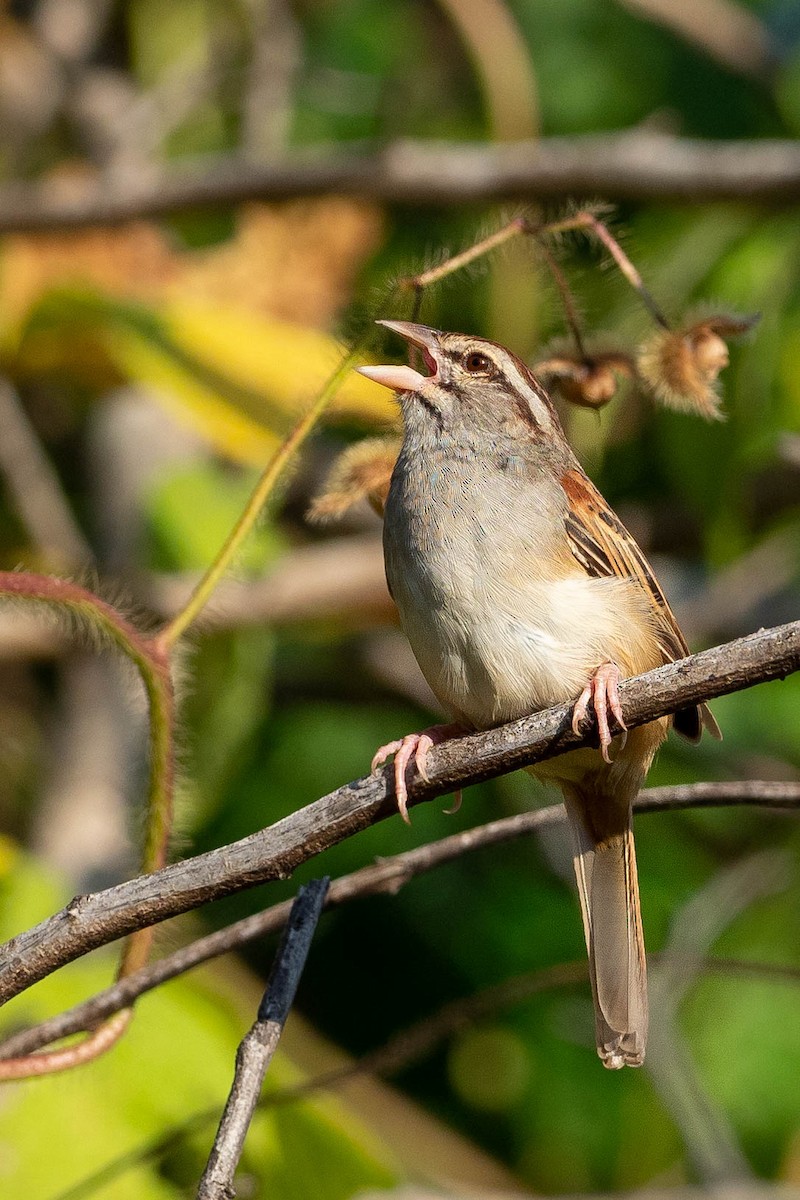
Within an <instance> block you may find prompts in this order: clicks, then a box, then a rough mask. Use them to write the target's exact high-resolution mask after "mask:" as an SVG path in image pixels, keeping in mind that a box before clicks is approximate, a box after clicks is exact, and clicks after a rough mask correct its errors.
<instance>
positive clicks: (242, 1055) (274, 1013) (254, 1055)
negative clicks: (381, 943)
mask: <svg viewBox="0 0 800 1200" xmlns="http://www.w3.org/2000/svg"><path fill="white" fill-rule="evenodd" d="M328 882H329V881H328V879H327V878H324V879H313V880H312V881H311V882H310V883H309V884H306V886H305V887H301V888H300V890H299V891H298V893H297V898H296V899H295V901H294V903H293V904H292V910H291V912H290V913H289V920H288V921H287V922H286V927H285V929H284V931H283V937H282V938H281V941H280V944H279V946H278V951H277V954H276V955H275V962H274V963H273V966H272V971H271V972H270V976H269V979H268V980H267V987H266V990H265V992H264V995H263V997H262V1000H261V1004H260V1005H259V1008H258V1016H257V1018H256V1021H255V1023H254V1025H253V1026H252V1027H251V1028H250V1030H249V1031H248V1033H247V1034H245V1036H244V1038H243V1039H242V1041H241V1043H240V1045H239V1049H238V1050H237V1052H236V1070H235V1072H234V1078H233V1084H232V1085H231V1090H230V1093H229V1095H228V1100H227V1102H226V1104H225V1110H224V1112H223V1114H222V1119H221V1121H220V1123H219V1129H218V1130H217V1136H216V1137H215V1138H214V1145H213V1146H212V1148H211V1153H210V1154H209V1157H208V1162H207V1164H206V1169H205V1171H204V1172H203V1177H202V1179H201V1180H200V1186H199V1188H198V1189H197V1200H230V1197H232V1196H234V1195H235V1192H234V1187H233V1177H234V1175H235V1173H236V1168H237V1167H238V1165H239V1159H240V1158H241V1156H242V1151H243V1149H244V1141H245V1138H246V1136H247V1131H248V1129H249V1128H250V1122H251V1121H252V1119H253V1113H254V1112H255V1110H256V1105H257V1104H258V1098H259V1095H260V1094H261V1085H262V1084H263V1082H264V1076H265V1075H266V1073H267V1068H268V1067H269V1064H270V1062H271V1061H272V1056H273V1054H274V1053H275V1050H276V1048H277V1045H278V1042H279V1040H280V1036H281V1033H282V1032H283V1027H284V1025H285V1024H286V1018H287V1017H288V1015H289V1010H290V1009H291V1007H292V1004H293V1003H294V997H295V993H296V991H297V985H298V984H299V982H300V976H301V975H302V973H303V968H304V967H305V965H306V959H307V958H308V952H309V950H310V949H311V942H312V939H313V937H314V933H315V931H316V928H317V923H318V922H319V918H320V914H321V913H322V909H323V906H324V904H325V896H326V893H327V891H328Z"/></svg>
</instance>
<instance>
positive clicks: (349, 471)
mask: <svg viewBox="0 0 800 1200" xmlns="http://www.w3.org/2000/svg"><path fill="white" fill-rule="evenodd" d="M400 446H401V440H400V438H397V437H377V438H364V439H363V441H360V442H354V444H353V445H352V446H348V448H347V449H346V450H345V451H344V452H343V453H342V454H340V455H339V457H338V458H337V459H336V462H335V463H334V464H333V466H332V467H331V470H330V472H329V474H328V478H327V479H326V480H325V486H324V487H323V489H322V491H321V492H320V494H319V495H318V496H316V497H315V498H314V500H313V501H312V504H311V507H310V508H309V510H308V519H309V520H310V521H320V522H322V521H333V520H336V519H337V518H339V517H341V516H342V515H343V514H344V513H346V512H347V510H348V509H349V508H352V507H353V505H354V504H357V503H358V501H359V500H364V499H366V500H368V501H369V502H370V504H371V505H372V507H373V508H374V509H375V511H376V512H377V513H378V515H379V516H383V506H384V504H385V503H386V496H387V494H388V492H389V481H390V480H391V477H392V471H393V470H394V464H395V462H396V461H397V456H398V454H399V453H400Z"/></svg>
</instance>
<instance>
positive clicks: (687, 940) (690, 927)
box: [647, 850, 790, 1186]
mask: <svg viewBox="0 0 800 1200" xmlns="http://www.w3.org/2000/svg"><path fill="white" fill-rule="evenodd" d="M789 877H790V859H789V856H788V855H787V854H786V853H784V852H780V851H775V850H768V851H762V852H761V853H759V854H754V855H751V856H750V857H748V858H747V859H745V860H744V861H743V862H739V863H736V864H734V865H733V866H731V867H728V868H727V869H726V870H724V871H720V872H719V873H718V874H717V875H716V876H715V877H714V878H713V879H712V880H711V881H710V882H709V883H708V884H707V885H706V886H705V887H704V888H703V889H702V890H701V891H699V892H698V893H696V894H695V895H693V896H692V897H691V899H690V900H689V901H688V903H687V904H686V905H684V907H683V909H682V910H681V912H679V913H678V916H677V917H676V919H675V921H674V923H673V926H672V930H671V932H670V937H669V941H668V943H667V950H666V955H665V957H664V959H663V961H662V962H661V963H659V966H658V968H657V969H656V971H655V972H654V973H653V975H652V977H651V1004H652V1007H653V1012H654V1015H655V1018H656V1019H654V1021H653V1031H652V1035H651V1039H650V1045H649V1047H648V1055H647V1070H648V1072H649V1074H650V1075H651V1077H652V1079H653V1083H654V1085H655V1087H656V1090H657V1092H658V1094H659V1097H660V1098H661V1100H662V1102H663V1103H664V1104H665V1106H666V1107H667V1108H668V1110H669V1111H670V1112H671V1114H672V1116H673V1118H674V1120H675V1123H676V1125H677V1126H678V1129H679V1130H680V1132H681V1135H682V1137H683V1141H684V1145H685V1146H686V1151H687V1155H688V1157H689V1159H690V1161H691V1162H692V1163H693V1165H694V1168H695V1170H696V1172H697V1175H698V1178H699V1179H701V1180H702V1181H703V1182H704V1183H706V1184H708V1185H709V1186H711V1185H713V1184H720V1183H722V1182H724V1181H728V1180H732V1179H750V1178H751V1176H752V1171H751V1169H750V1166H749V1164H748V1162H747V1159H746V1158H745V1156H744V1154H743V1153H742V1150H741V1148H740V1146H739V1144H738V1141H737V1138H736V1134H735V1132H734V1129H733V1127H732V1125H731V1123H730V1121H729V1120H728V1118H727V1116H726V1114H725V1113H724V1112H723V1111H722V1110H721V1109H720V1107H719V1106H718V1105H717V1104H716V1103H715V1101H714V1100H713V1098H712V1097H711V1096H710V1095H709V1093H708V1091H707V1089H706V1088H705V1086H704V1083H703V1081H702V1078H701V1075H700V1072H699V1071H698V1070H697V1067H696V1065H695V1063H694V1061H693V1058H692V1055H691V1052H690V1050H689V1047H688V1045H687V1043H686V1040H685V1038H684V1037H683V1035H682V1033H681V1031H680V1028H679V1024H678V1014H679V1007H680V1004H681V1001H682V1000H683V998H684V997H685V996H686V994H687V993H688V992H689V989H690V988H691V987H692V985H693V984H694V982H695V978H696V976H697V974H699V973H700V972H701V971H702V970H703V969H704V959H705V956H706V955H707V953H708V951H709V950H710V949H711V946H712V945H713V944H714V942H716V940H717V939H718V938H719V937H720V936H721V935H722V934H723V933H724V932H725V930H726V929H727V928H729V927H730V926H731V925H732V924H733V923H734V921H735V920H736V918H737V917H738V916H740V915H741V914H742V913H743V912H745V911H746V910H747V909H748V908H749V907H750V905H751V904H753V903H754V902H755V901H756V900H759V899H761V898H763V897H764V896H769V895H773V894H774V893H775V892H777V891H782V890H784V889H785V888H786V887H787V886H788V883H789Z"/></svg>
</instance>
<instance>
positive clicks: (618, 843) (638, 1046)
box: [563, 785, 647, 1070]
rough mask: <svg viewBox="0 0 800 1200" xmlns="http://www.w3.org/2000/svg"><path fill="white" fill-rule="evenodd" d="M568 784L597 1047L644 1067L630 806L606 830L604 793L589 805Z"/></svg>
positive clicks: (612, 1059) (611, 1060) (618, 1061)
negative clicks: (601, 812)
mask: <svg viewBox="0 0 800 1200" xmlns="http://www.w3.org/2000/svg"><path fill="white" fill-rule="evenodd" d="M563 790H564V803H565V804H566V808H567V813H568V815H569V820H570V825H571V828H572V836H573V842H574V856H573V858H574V863H575V876H576V878H577V881H578V893H579V895H580V901H581V911H582V914H583V929H584V933H585V935H586V949H587V950H588V952H589V969H590V973H591V980H592V996H593V999H594V1013H595V1029H596V1034H597V1053H598V1054H599V1055H600V1058H601V1059H602V1060H603V1065H604V1066H606V1067H609V1068H611V1069H612V1070H614V1069H617V1068H619V1067H624V1066H629V1067H638V1066H641V1064H642V1062H643V1061H644V1052H645V1046H646V1044H647V970H646V966H645V955H644V937H643V935H642V917H641V912H640V909H639V883H638V879H637V876H636V852H635V849H634V845H633V830H632V828H631V816H630V808H628V810H627V812H624V811H623V812H622V813H621V814H620V816H619V819H618V820H614V819H612V820H611V822H610V824H611V826H612V828H611V831H610V832H606V830H605V828H604V829H603V830H602V835H600V834H599V833H598V830H597V827H596V826H597V823H596V821H595V820H593V817H594V816H595V812H596V811H597V807H598V801H597V800H595V802H594V805H589V804H588V803H587V798H586V797H584V796H583V795H582V793H581V792H580V791H579V790H578V789H577V788H574V787H572V786H569V785H565V786H564V788H563ZM593 809H594V810H595V811H594V812H593ZM607 811H608V810H607V809H606V812H607Z"/></svg>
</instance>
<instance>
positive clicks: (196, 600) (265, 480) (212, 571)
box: [154, 347, 359, 653]
mask: <svg viewBox="0 0 800 1200" xmlns="http://www.w3.org/2000/svg"><path fill="white" fill-rule="evenodd" d="M358 353H359V348H358V347H354V348H353V349H352V350H350V351H348V353H347V354H345V355H344V357H343V358H342V360H341V362H340V363H339V364H338V366H337V367H336V369H335V371H334V372H333V373H332V375H331V376H330V377H329V379H328V380H327V382H326V383H325V385H324V387H322V389H321V390H320V392H319V395H318V396H317V398H316V399H315V400H314V403H313V404H312V405H311V407H310V408H309V409H308V411H307V412H305V413H304V414H303V415H302V416H301V418H300V420H299V421H298V422H297V424H296V425H295V427H294V429H293V430H292V432H291V433H290V434H289V436H288V437H287V438H285V439H284V440H283V442H282V443H281V445H280V446H279V447H278V449H277V450H276V451H275V453H274V454H273V456H272V458H271V459H270V461H269V463H268V464H267V466H266V467H265V468H264V470H263V472H262V473H261V475H260V477H259V479H258V481H257V483H256V485H255V487H254V488H253V491H252V493H251V494H250V498H249V499H248V501H247V504H246V505H245V507H244V509H243V510H242V513H241V515H240V516H239V519H238V520H237V522H236V524H235V525H234V527H233V529H232V530H231V531H230V533H229V534H228V536H227V537H226V539H225V541H224V543H223V544H222V546H221V547H220V549H219V551H218V553H217V555H216V557H215V559H214V561H213V562H212V563H211V565H210V566H209V568H208V570H207V571H206V572H205V574H204V575H203V576H202V577H201V578H200V580H199V581H198V583H197V586H196V587H195V589H194V591H193V592H192V594H191V596H190V597H189V598H188V600H187V601H186V604H185V605H184V607H183V608H182V609H180V610H179V612H177V613H176V614H175V616H174V617H173V618H172V620H171V621H170V622H169V624H167V625H165V626H164V628H163V629H162V630H161V632H160V633H159V634H158V636H157V637H156V639H155V641H154V644H155V646H157V647H158V648H159V649H160V650H162V652H164V653H168V652H169V651H170V650H171V649H172V648H173V647H174V646H175V644H176V643H177V642H178V641H179V640H180V638H182V637H183V635H184V634H185V633H186V630H187V629H188V628H189V627H190V626H191V625H192V624H193V623H194V622H195V621H196V620H197V618H198V616H199V615H200V614H201V613H202V612H203V609H204V608H205V607H206V605H207V604H208V602H209V600H210V599H211V597H212V596H213V594H214V592H215V591H216V589H217V587H218V586H219V583H220V581H221V580H222V579H223V578H224V576H225V575H226V573H227V572H228V571H229V570H230V567H231V564H232V563H233V562H234V561H235V559H236V556H237V554H238V553H239V550H240V549H241V547H242V545H243V543H244V542H245V540H246V538H247V537H248V536H249V534H250V533H251V532H252V530H253V526H254V525H255V523H256V521H257V520H258V518H259V516H260V515H261V511H262V509H263V508H264V505H265V504H266V503H267V501H268V500H269V498H270V497H271V495H272V494H273V492H274V491H275V488H276V487H277V485H278V482H279V480H280V479H281V477H282V475H283V473H284V471H285V470H286V467H287V466H288V464H289V463H290V462H291V460H292V458H293V457H294V455H295V454H296V453H297V451H298V450H299V449H300V447H301V446H302V444H303V442H304V441H305V440H306V438H307V437H308V436H309V435H310V434H311V432H312V431H313V429H314V426H315V425H316V424H317V422H318V421H319V419H320V417H321V416H322V414H323V412H324V411H325V409H326V408H327V407H328V405H329V404H330V402H331V400H332V399H333V397H334V396H335V394H336V392H337V390H338V389H339V387H340V385H341V383H342V380H343V379H344V377H345V376H346V375H347V374H348V373H349V372H350V370H351V369H352V367H353V366H354V365H355V363H356V361H357V357H358Z"/></svg>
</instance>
